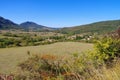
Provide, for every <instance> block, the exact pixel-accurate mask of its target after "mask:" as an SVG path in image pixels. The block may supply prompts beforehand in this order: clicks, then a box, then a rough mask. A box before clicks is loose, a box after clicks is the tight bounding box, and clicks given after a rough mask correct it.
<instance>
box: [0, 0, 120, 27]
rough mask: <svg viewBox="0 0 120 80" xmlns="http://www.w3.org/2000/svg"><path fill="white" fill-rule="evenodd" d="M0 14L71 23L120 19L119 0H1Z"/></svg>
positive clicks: (46, 22)
mask: <svg viewBox="0 0 120 80" xmlns="http://www.w3.org/2000/svg"><path fill="white" fill-rule="evenodd" d="M0 16H2V17H4V18H7V19H10V20H12V21H13V22H15V23H18V24H20V23H22V22H26V21H32V22H36V23H38V24H40V25H44V26H48V27H55V28H58V27H71V26H77V25H83V24H89V23H93V22H98V21H106V20H118V19H120V0H0Z"/></svg>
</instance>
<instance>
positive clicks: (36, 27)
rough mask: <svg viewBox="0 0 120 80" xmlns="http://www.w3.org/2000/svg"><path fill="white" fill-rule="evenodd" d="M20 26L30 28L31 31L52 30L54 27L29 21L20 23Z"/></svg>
mask: <svg viewBox="0 0 120 80" xmlns="http://www.w3.org/2000/svg"><path fill="white" fill-rule="evenodd" d="M20 27H22V28H24V29H26V30H31V31H51V30H54V28H50V27H46V26H43V25H39V24H37V23H34V22H30V21H27V22H24V23H21V24H20Z"/></svg>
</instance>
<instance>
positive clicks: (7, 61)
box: [0, 42, 93, 74]
mask: <svg viewBox="0 0 120 80" xmlns="http://www.w3.org/2000/svg"><path fill="white" fill-rule="evenodd" d="M92 48H93V44H89V43H80V42H58V43H53V44H48V45H40V46H28V47H14V48H1V49H0V73H3V74H10V73H14V72H15V71H16V70H17V65H18V64H19V63H20V62H22V61H25V60H26V59H27V58H28V57H29V55H33V54H57V55H61V54H62V55H65V54H73V53H82V52H84V51H86V50H89V49H92ZM28 53H30V54H29V55H28Z"/></svg>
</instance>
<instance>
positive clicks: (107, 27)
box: [58, 20, 120, 35]
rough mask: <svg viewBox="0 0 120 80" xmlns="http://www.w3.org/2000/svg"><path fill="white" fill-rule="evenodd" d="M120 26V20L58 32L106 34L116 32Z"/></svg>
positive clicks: (64, 29) (63, 29)
mask: <svg viewBox="0 0 120 80" xmlns="http://www.w3.org/2000/svg"><path fill="white" fill-rule="evenodd" d="M119 26H120V20H114V21H102V22H96V23H92V24H87V25H81V26H74V27H69V28H62V29H60V30H59V31H58V32H61V33H64V34H72V35H73V34H81V33H89V32H90V33H98V34H104V33H108V32H112V31H115V30H116V29H117V28H118V27H119Z"/></svg>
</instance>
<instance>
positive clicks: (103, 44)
mask: <svg viewBox="0 0 120 80" xmlns="http://www.w3.org/2000/svg"><path fill="white" fill-rule="evenodd" d="M95 53H96V54H95V56H96V59H97V60H98V61H99V62H105V63H108V62H110V63H111V62H112V61H113V60H114V59H115V58H116V57H120V40H119V39H113V38H111V37H109V38H102V39H101V40H97V41H96V44H95Z"/></svg>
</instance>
